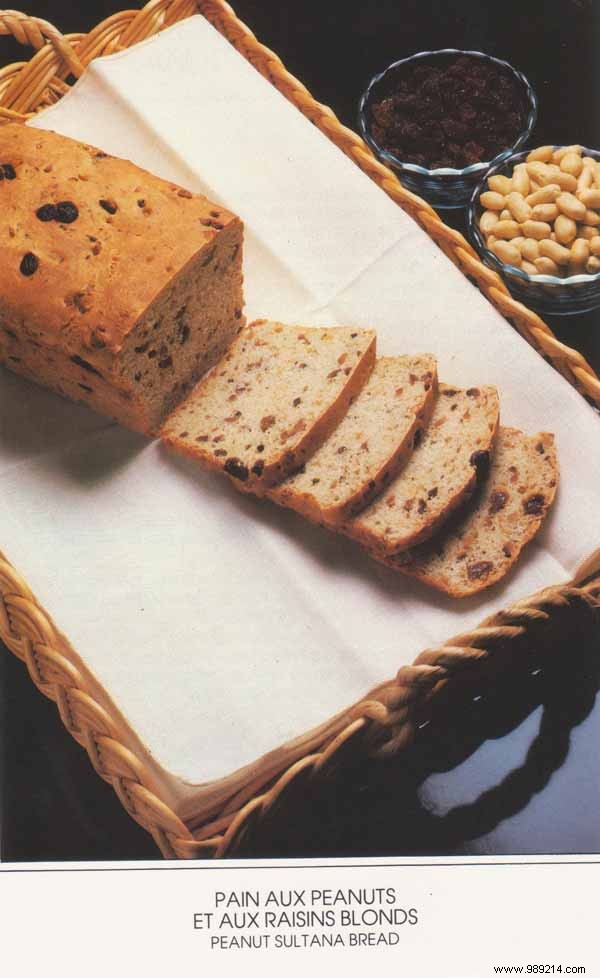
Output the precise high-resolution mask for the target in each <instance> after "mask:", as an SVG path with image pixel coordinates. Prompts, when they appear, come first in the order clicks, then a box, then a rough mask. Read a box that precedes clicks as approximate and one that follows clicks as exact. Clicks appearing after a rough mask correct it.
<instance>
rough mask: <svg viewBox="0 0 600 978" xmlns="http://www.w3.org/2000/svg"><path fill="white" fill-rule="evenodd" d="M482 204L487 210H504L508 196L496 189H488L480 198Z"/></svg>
mask: <svg viewBox="0 0 600 978" xmlns="http://www.w3.org/2000/svg"><path fill="white" fill-rule="evenodd" d="M479 200H480V203H481V206H482V207H485V209H486V210H487V211H503V210H504V208H505V207H506V198H505V197H504V196H503V195H502V194H499V193H496V191H495V190H486V192H485V193H483V194H482V195H481V197H480V198H479Z"/></svg>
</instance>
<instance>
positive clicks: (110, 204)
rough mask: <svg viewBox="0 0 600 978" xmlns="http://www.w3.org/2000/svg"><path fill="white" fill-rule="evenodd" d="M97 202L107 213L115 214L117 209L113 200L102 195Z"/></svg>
mask: <svg viewBox="0 0 600 978" xmlns="http://www.w3.org/2000/svg"><path fill="white" fill-rule="evenodd" d="M98 203H99V204H100V207H102V208H103V209H104V210H105V211H106V212H107V213H108V214H116V213H117V211H118V209H119V208H118V207H117V205H116V204H115V202H114V200H106V199H105V198H104V197H103V198H102V199H101V200H99V201H98Z"/></svg>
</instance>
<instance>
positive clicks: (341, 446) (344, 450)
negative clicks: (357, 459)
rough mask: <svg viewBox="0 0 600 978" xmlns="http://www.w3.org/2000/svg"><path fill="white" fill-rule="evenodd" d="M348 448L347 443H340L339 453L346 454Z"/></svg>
mask: <svg viewBox="0 0 600 978" xmlns="http://www.w3.org/2000/svg"><path fill="white" fill-rule="evenodd" d="M347 450H348V449H347V448H346V446H345V445H340V447H339V448H338V450H337V453H338V455H343V454H344V452H346V451H347Z"/></svg>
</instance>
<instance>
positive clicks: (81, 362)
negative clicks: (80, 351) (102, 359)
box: [71, 355, 102, 377]
mask: <svg viewBox="0 0 600 978" xmlns="http://www.w3.org/2000/svg"><path fill="white" fill-rule="evenodd" d="M71 362H72V363H76V364H77V366H78V367H82V368H83V370H87V372H88V373H90V374H96V376H97V377H101V376H102V374H101V373H100V371H99V370H96V368H95V367H94V366H93V364H91V363H88V361H87V360H83V359H82V358H81V357H78V356H77V355H75V356H72V357H71Z"/></svg>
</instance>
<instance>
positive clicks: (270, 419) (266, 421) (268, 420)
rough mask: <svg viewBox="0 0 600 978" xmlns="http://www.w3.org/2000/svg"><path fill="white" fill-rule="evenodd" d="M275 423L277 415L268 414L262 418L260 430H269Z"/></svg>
mask: <svg viewBox="0 0 600 978" xmlns="http://www.w3.org/2000/svg"><path fill="white" fill-rule="evenodd" d="M274 424H275V415H274V414H267V415H266V416H265V417H264V418H261V421H260V430H261V431H268V430H269V428H272V427H273V425H274Z"/></svg>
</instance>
